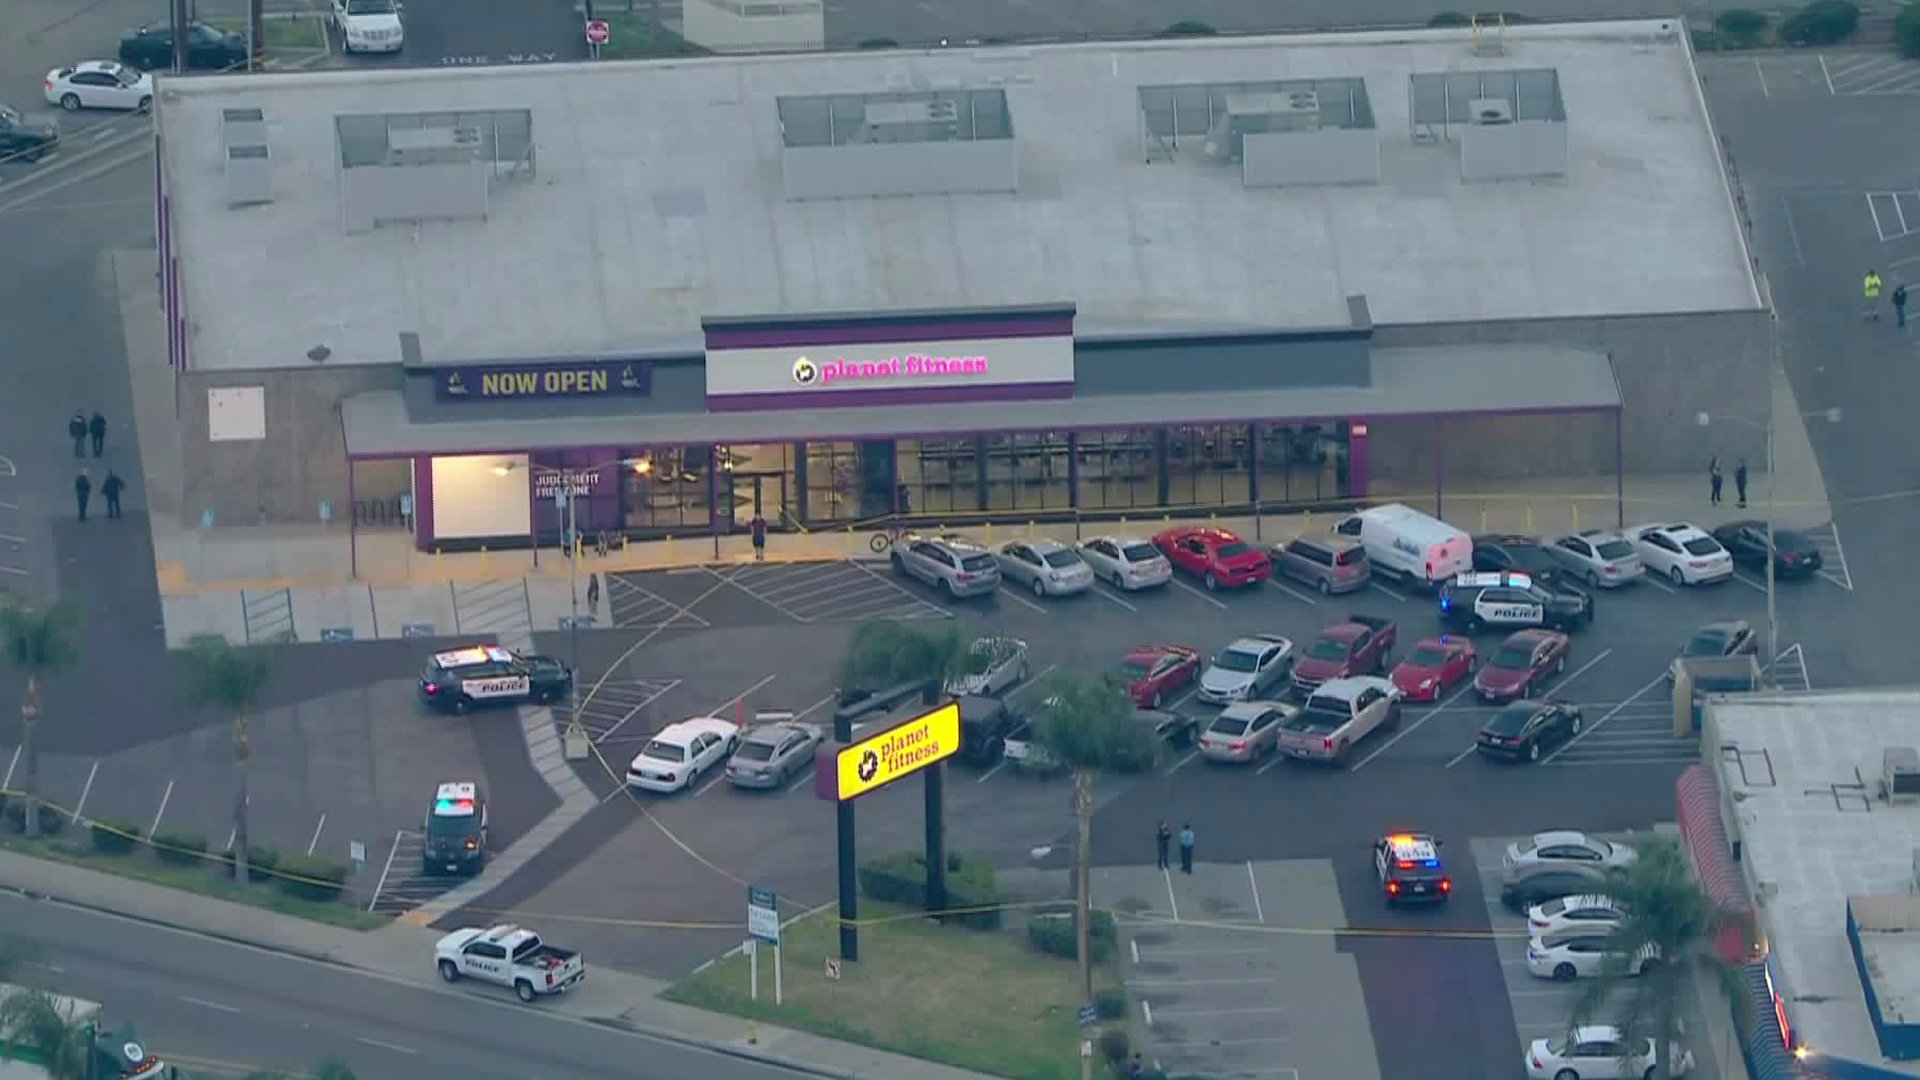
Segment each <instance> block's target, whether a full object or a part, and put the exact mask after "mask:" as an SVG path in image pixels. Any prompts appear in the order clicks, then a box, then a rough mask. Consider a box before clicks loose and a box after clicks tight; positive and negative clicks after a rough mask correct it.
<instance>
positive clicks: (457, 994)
mask: <svg viewBox="0 0 1920 1080" xmlns="http://www.w3.org/2000/svg"><path fill="white" fill-rule="evenodd" d="M0 925H3V926H5V927H6V929H7V932H8V933H9V934H12V935H17V936H20V937H23V938H27V939H29V940H32V941H34V942H36V943H37V944H38V945H39V946H40V948H41V949H42V950H44V952H43V955H42V957H41V961H42V963H41V964H39V965H36V966H34V967H32V968H29V969H28V970H27V972H26V973H25V974H24V976H23V978H22V981H24V982H27V983H29V984H31V985H37V986H41V987H42V988H44V989H48V990H51V991H54V992H57V993H63V994H70V995H74V996H78V997H83V998H87V999H89V1000H93V1001H99V1002H102V1003H103V1004H105V1006H106V1010H107V1012H106V1015H107V1017H108V1018H109V1020H111V1021H116V1022H117V1021H122V1020H132V1021H135V1022H136V1023H137V1024H138V1025H139V1027H140V1033H141V1035H142V1036H143V1038H144V1040H145V1041H146V1043H147V1045H148V1046H150V1047H151V1048H153V1050H154V1052H155V1053H158V1054H161V1055H163V1056H165V1057H169V1058H173V1059H175V1060H176V1061H177V1062H178V1063H180V1064H181V1065H183V1066H187V1067H192V1066H195V1065H199V1066H205V1067H219V1068H222V1069H224V1070H230V1071H235V1072H238V1071H247V1070H252V1069H269V1068H271V1069H282V1070H287V1071H288V1072H290V1073H299V1074H304V1072H305V1070H307V1069H308V1068H310V1067H312V1066H313V1065H314V1064H316V1063H318V1062H319V1061H322V1060H325V1059H329V1058H331V1059H336V1060H340V1061H342V1062H344V1063H345V1064H346V1065H347V1066H348V1067H349V1068H351V1069H352V1070H353V1071H354V1073H355V1074H356V1075H357V1076H359V1077H360V1078H361V1080H417V1078H419V1077H421V1076H426V1075H434V1076H443V1075H459V1076H463V1077H474V1078H478V1080H526V1078H527V1077H542V1078H547V1080H557V1078H563V1077H578V1078H582V1080H603V1078H605V1077H609V1076H631V1077H640V1078H649V1080H685V1078H687V1077H696V1076H697V1077H701V1078H702V1080H775V1078H781V1077H793V1076H797V1075H804V1074H801V1073H797V1072H795V1071H793V1070H788V1069H784V1068H779V1067H775V1066H771V1065H763V1064H758V1063H754V1062H751V1061H745V1060H741V1059H739V1058H735V1057H731V1056H728V1055H724V1054H718V1053H713V1052H710V1051H705V1050H700V1049H695V1048H692V1047H688V1046H686V1045H683V1044H679V1043H674V1042H668V1041H665V1040H661V1039H657V1038H651V1037H647V1036H643V1035H637V1034H632V1033H628V1032H624V1031H621V1030H620V1029H619V1028H617V1027H615V1026H612V1025H607V1024H599V1023H588V1022H583V1021H579V1020H574V1019H569V1018H567V1017H564V1016H560V1015H556V1014H555V1013H554V1012H553V1011H552V1010H543V1009H541V1008H539V1007H534V1008H528V1007H526V1006H523V1005H520V1004H519V1003H518V1002H515V1001H513V1000H512V998H511V997H510V996H509V995H506V994H504V993H503V994H498V995H494V994H491V993H489V992H488V991H486V990H484V989H476V988H471V987H466V986H460V987H449V988H441V987H438V986H434V985H433V984H427V985H411V984H408V983H406V982H403V981H401V980H398V979H393V978H388V977H383V976H378V975H372V974H366V973H362V972H357V971H353V970H351V969H348V968H343V967H340V966H337V965H335V964H331V963H325V962H319V961H312V960H305V959H301V958H297V957H294V956H291V955H288V954H283V953H275V952H269V951H267V950H264V949H258V948H253V947H249V946H244V945H237V944H230V943H227V942H223V941H217V940H214V939H211V938H206V937H201V936H198V935H193V934H187V933H183V932H180V931H175V930H170V929H166V928H162V927H158V926H154V925H150V924H146V923H140V922H135V921H133V920H129V919H123V918H120V917H117V916H113V915H108V914H104V913H100V912H94V911H88V910H84V909H79V908H74V907H69V906H67V905H64V904H61V903H58V902H52V901H44V900H34V899H26V898H22V897H20V896H17V895H15V894H12V893H0ZM422 965H423V969H424V966H425V960H424V959H423V960H422ZM589 978H591V976H589Z"/></svg>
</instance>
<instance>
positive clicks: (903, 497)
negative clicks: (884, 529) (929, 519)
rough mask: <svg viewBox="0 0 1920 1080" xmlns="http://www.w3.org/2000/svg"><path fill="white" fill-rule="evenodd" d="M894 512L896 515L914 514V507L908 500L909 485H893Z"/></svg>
mask: <svg viewBox="0 0 1920 1080" xmlns="http://www.w3.org/2000/svg"><path fill="white" fill-rule="evenodd" d="M893 512H894V513H896V514H911V513H913V506H912V504H911V503H909V502H908V500H907V485H905V484H895V485H893Z"/></svg>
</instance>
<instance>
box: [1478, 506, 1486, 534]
mask: <svg viewBox="0 0 1920 1080" xmlns="http://www.w3.org/2000/svg"><path fill="white" fill-rule="evenodd" d="M1480 531H1481V532H1486V531H1487V504H1486V503H1481V504H1480Z"/></svg>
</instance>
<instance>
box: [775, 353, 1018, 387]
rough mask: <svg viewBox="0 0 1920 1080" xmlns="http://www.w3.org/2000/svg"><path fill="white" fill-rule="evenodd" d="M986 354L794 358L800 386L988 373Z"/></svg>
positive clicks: (795, 382) (795, 373) (911, 354)
mask: <svg viewBox="0 0 1920 1080" xmlns="http://www.w3.org/2000/svg"><path fill="white" fill-rule="evenodd" d="M986 373H987V358H986V357H984V356H930V355H927V354H925V353H901V354H898V355H895V356H887V357H882V358H880V359H876V360H849V359H847V358H846V357H844V356H836V357H834V358H833V359H831V360H815V359H813V358H812V357H807V356H802V357H800V358H798V359H796V360H794V362H793V381H794V385H796V386H832V385H834V384H835V383H847V382H877V381H885V380H889V379H915V378H929V377H934V376H942V375H985V374H986Z"/></svg>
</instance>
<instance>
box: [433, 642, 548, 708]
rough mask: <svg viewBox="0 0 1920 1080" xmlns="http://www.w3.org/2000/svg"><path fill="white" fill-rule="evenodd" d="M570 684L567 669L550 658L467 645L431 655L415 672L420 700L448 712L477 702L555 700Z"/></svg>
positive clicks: (485, 703) (503, 703)
mask: <svg viewBox="0 0 1920 1080" xmlns="http://www.w3.org/2000/svg"><path fill="white" fill-rule="evenodd" d="M572 685H573V672H572V670H570V669H569V668H568V667H567V665H565V664H563V663H561V662H560V661H558V660H555V659H553V658H552V657H549V656H530V655H527V654H525V653H517V652H514V651H513V650H511V649H503V648H501V647H500V646H498V645H469V646H467V647H465V648H461V649H449V650H448V651H446V652H441V653H434V654H433V658H432V659H431V660H428V661H427V669H426V670H425V671H423V672H421V673H420V698H421V700H423V701H425V702H426V703H427V704H429V705H432V706H434V707H435V708H438V709H443V710H445V711H447V712H454V713H466V712H468V711H470V710H471V709H473V708H474V707H475V706H477V705H514V704H518V703H520V702H522V701H558V700H560V698H562V697H564V696H565V695H566V693H567V688H568V687H570V686H572Z"/></svg>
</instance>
